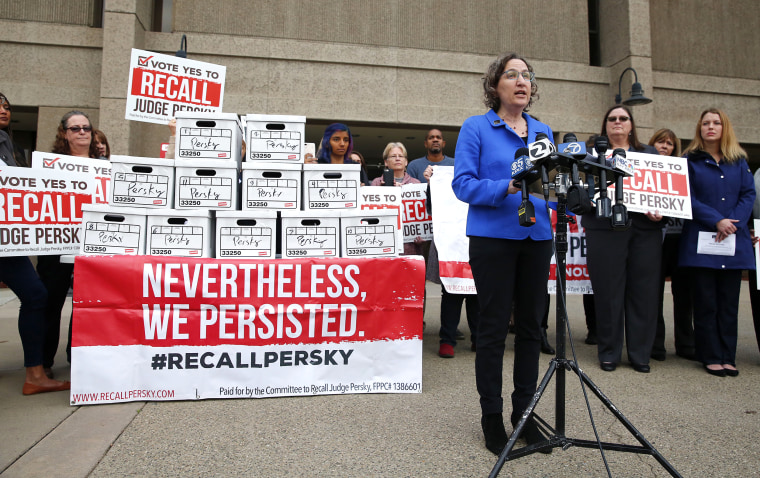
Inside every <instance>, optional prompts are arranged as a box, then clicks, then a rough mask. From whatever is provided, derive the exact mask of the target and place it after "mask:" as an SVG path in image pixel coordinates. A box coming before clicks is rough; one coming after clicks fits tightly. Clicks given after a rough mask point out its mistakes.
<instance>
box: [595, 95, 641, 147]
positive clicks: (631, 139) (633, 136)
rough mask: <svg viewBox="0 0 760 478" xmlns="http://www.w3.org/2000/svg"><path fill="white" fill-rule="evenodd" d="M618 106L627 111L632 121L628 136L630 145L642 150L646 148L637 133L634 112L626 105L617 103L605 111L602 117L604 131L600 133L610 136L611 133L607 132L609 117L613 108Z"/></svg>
mask: <svg viewBox="0 0 760 478" xmlns="http://www.w3.org/2000/svg"><path fill="white" fill-rule="evenodd" d="M618 108H620V109H622V110H624V111H625V113H626V114H627V115H628V120H629V121H630V122H631V134H630V135H629V138H628V146H630V147H632V148H633V149H634V150H636V151H641V150H642V149H644V147H643V146H642V145H641V142H640V141H639V137H638V135H637V134H636V122H635V121H634V120H633V112H632V111H631V109H630V108H629V107H627V106H626V105H615V106H613V107H612V108H610V109H608V110H607V112H606V113H604V117H602V132H601V133H599V135H600V136H604V137H607V138H609V135H608V134H607V117H608V116H609V115H610V113H612V110H616V109H618Z"/></svg>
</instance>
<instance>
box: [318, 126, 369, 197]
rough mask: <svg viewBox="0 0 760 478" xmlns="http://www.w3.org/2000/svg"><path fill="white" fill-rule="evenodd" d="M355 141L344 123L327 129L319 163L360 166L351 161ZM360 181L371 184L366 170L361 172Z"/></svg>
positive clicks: (320, 150)
mask: <svg viewBox="0 0 760 478" xmlns="http://www.w3.org/2000/svg"><path fill="white" fill-rule="evenodd" d="M353 149H354V140H353V138H352V137H351V130H350V129H348V126H346V125H344V124H343V123H333V124H331V125H329V126H328V127H327V128H325V134H324V135H323V136H322V142H321V143H319V149H318V150H317V162H318V163H323V164H358V163H356V161H354V160H352V159H351V151H352V150H353ZM360 181H361V183H362V184H363V185H364V184H369V178H368V177H367V173H365V172H364V170H361V171H360Z"/></svg>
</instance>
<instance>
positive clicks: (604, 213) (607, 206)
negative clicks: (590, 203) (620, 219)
mask: <svg viewBox="0 0 760 478" xmlns="http://www.w3.org/2000/svg"><path fill="white" fill-rule="evenodd" d="M608 145H609V143H608V142H607V137H606V136H599V137H597V138H596V141H595V142H594V149H595V150H596V153H597V155H598V156H597V161H598V163H599V164H600V165H602V166H606V164H607V161H606V160H605V157H604V155H605V153H606V152H607V148H608ZM610 216H612V204H611V202H610V198H609V197H607V171H605V170H604V169H601V170H600V171H599V199H597V200H596V217H600V218H601V217H610Z"/></svg>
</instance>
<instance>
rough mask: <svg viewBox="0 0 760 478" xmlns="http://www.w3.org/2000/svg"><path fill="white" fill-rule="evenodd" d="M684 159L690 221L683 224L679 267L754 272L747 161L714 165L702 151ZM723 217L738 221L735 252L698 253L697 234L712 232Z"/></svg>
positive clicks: (751, 186) (752, 197)
mask: <svg viewBox="0 0 760 478" xmlns="http://www.w3.org/2000/svg"><path fill="white" fill-rule="evenodd" d="M686 158H687V159H688V165H689V187H690V188H691V213H692V217H693V219H692V220H690V221H685V222H684V226H683V233H682V234H681V243H680V247H679V255H678V263H679V265H680V266H685V267H707V268H710V269H754V268H755V256H754V254H753V252H752V239H751V237H750V234H749V228H748V227H747V221H748V220H749V218H750V216H751V215H752V205H753V203H754V202H755V182H754V179H753V177H752V173H751V172H750V169H749V166H748V165H747V161H746V159H744V158H742V159H740V160H739V161H735V162H733V163H726V162H725V161H721V162H720V163H716V162H715V160H714V159H713V158H712V156H710V154H709V153H706V152H704V151H692V152H691V153H689V154H688V155H687V156H686ZM724 218H729V219H738V220H739V222H736V223H734V225H735V226H736V253H735V254H734V255H733V256H717V255H710V254H697V236H698V235H699V232H700V231H709V232H715V231H716V230H717V229H716V228H715V224H716V223H717V222H718V221H720V220H721V219H724Z"/></svg>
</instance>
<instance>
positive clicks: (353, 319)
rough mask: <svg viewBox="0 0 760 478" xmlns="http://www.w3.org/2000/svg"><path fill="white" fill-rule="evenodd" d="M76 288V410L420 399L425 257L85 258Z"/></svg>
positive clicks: (78, 264) (73, 374)
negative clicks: (382, 396)
mask: <svg viewBox="0 0 760 478" xmlns="http://www.w3.org/2000/svg"><path fill="white" fill-rule="evenodd" d="M74 284H75V286H74V322H73V328H72V330H73V337H72V350H71V355H72V361H71V404H72V405H84V404H96V403H114V402H126V401H134V400H196V399H209V398H265V397H276V396H292V395H295V396H307V395H324V394H342V393H420V392H421V391H422V390H421V389H422V304H423V298H424V291H425V262H424V261H423V260H422V258H420V257H415V256H413V257H398V258H374V259H359V258H356V259H277V260H274V259H270V260H266V259H262V260H256V259H251V260H238V259H230V260H229V261H227V260H225V261H223V262H222V261H217V260H214V259H197V258H178V257H175V258H170V257H156V256H111V257H97V256H80V257H78V258H77V259H76V267H75V268H74ZM77 284H86V287H77ZM116 370H121V371H126V372H127V373H114V371H116Z"/></svg>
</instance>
